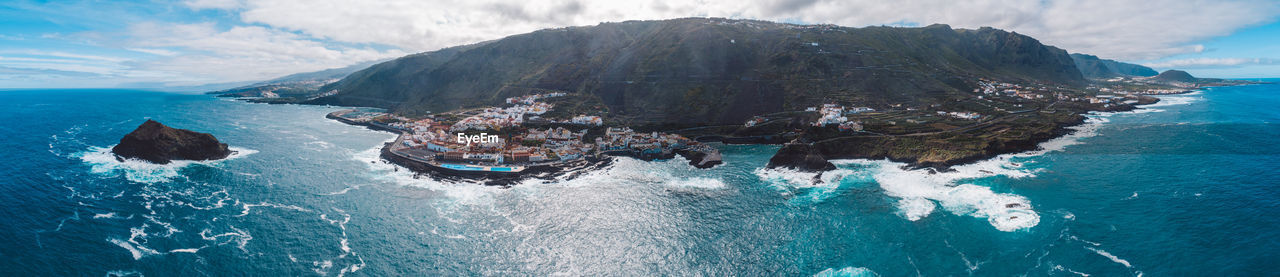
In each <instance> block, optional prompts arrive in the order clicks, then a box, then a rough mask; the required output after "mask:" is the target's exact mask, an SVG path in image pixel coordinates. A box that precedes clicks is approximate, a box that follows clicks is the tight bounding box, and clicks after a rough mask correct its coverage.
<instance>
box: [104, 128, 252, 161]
mask: <svg viewBox="0 0 1280 277" xmlns="http://www.w3.org/2000/svg"><path fill="white" fill-rule="evenodd" d="M111 152H112V153H115V154H116V155H117V156H119V157H122V158H136V159H143V160H147V161H150V162H153V163H158V164H167V163H169V162H170V161H172V160H217V159H222V158H226V157H227V156H229V155H231V150H228V149H227V144H226V143H220V142H218V139H216V138H214V137H213V135H210V134H208V133H200V132H194V131H191V130H184V129H174V128H170V127H169V126H164V124H160V122H156V121H155V120H150V119H148V120H147V122H143V123H142V125H141V126H138V129H135V130H133V132H132V133H129V134H128V135H125V136H124V138H121V139H120V144H117V145H116V146H115V147H112V148H111Z"/></svg>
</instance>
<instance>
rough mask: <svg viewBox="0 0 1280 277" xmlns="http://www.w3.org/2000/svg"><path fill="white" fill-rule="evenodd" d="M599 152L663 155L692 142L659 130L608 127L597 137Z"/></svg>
mask: <svg viewBox="0 0 1280 277" xmlns="http://www.w3.org/2000/svg"><path fill="white" fill-rule="evenodd" d="M595 143H596V145H598V146H599V150H600V152H613V153H618V152H624V153H625V154H635V155H641V156H643V155H665V154H670V153H671V151H672V150H675V149H679V148H683V147H685V146H688V145H691V144H694V143H693V141H692V140H689V139H688V138H685V137H684V136H680V135H676V134H667V133H659V132H649V133H637V132H635V131H634V130H631V128H626V127H623V128H612V127H611V128H608V129H606V130H605V132H604V136H603V137H597V138H596V140H595Z"/></svg>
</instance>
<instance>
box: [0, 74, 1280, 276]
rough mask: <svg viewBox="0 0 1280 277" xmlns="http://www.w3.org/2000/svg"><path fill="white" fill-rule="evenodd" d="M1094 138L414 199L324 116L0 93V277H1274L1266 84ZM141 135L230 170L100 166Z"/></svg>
mask: <svg viewBox="0 0 1280 277" xmlns="http://www.w3.org/2000/svg"><path fill="white" fill-rule="evenodd" d="M1161 98H1162V101H1161V102H1160V103H1158V104H1155V105H1150V106H1146V107H1144V109H1141V110H1137V111H1133V112H1124V113H1099V114H1091V115H1090V119H1089V121H1088V124H1085V125H1082V126H1078V127H1076V129H1077V130H1076V132H1075V133H1074V134H1072V135H1070V136H1067V137H1064V138H1060V139H1056V140H1054V141H1050V142H1047V143H1045V144H1043V146H1044V148H1045V150H1042V151H1034V152H1028V153H1020V154H1011V155H1004V156H1001V157H997V158H994V159H991V160H987V161H982V162H978V163H975V164H971V165H965V166H959V167H957V168H956V169H957V170H956V171H955V172H948V173H940V174H929V173H927V172H925V171H923V170H905V169H902V164H900V163H894V162H889V161H882V160H840V161H834V162H835V164H837V165H838V167H839V169H837V170H835V171H831V172H827V173H824V174H822V175H821V177H819V178H820V179H822V180H823V182H821V183H818V184H814V183H812V182H811V180H812V179H813V177H814V175H813V174H809V173H800V172H793V171H787V170H770V169H764V168H763V167H764V165H765V164H766V163H767V161H768V158H769V157H770V155H771V154H772V153H773V152H774V151H776V149H777V146H769V145H716V146H717V147H719V148H720V149H721V151H722V153H723V154H724V160H725V161H726V164H724V165H721V166H717V167H715V168H712V169H707V170H701V169H695V168H693V167H691V166H688V165H687V164H686V161H684V160H682V159H680V158H676V159H673V160H668V161H654V162H644V161H638V160H634V159H630V158H617V160H615V161H614V163H613V164H612V166H610V167H609V168H607V169H605V170H600V171H594V172H589V173H586V174H583V175H582V176H578V177H577V178H572V179H567V180H564V179H562V180H555V181H528V182H525V183H521V184H518V185H516V186H514V187H511V188H499V187H485V186H478V185H475V184H469V183H457V182H448V181H435V180H431V179H429V178H414V176H413V174H411V173H410V172H408V171H407V170H405V169H403V168H397V167H396V166H393V165H390V164H387V163H385V162H382V161H380V160H379V159H378V157H377V155H378V149H379V147H380V146H381V145H382V144H383V143H385V142H387V141H389V140H392V139H393V138H394V135H392V134H391V133H387V132H379V131H372V130H368V129H365V128H362V127H357V126H350V125H346V124H342V123H339V122H337V121H333V120H329V119H325V118H324V115H325V114H326V113H328V112H331V111H335V110H338V109H340V107H324V106H299V105H266V104H254V103H246V102H241V101H234V100H229V99H219V98H214V97H210V96H205V95H185V94H174V93H164V92H149V91H132V90H36V91H20V90H11V91H0V108H2V110H3V112H0V122H3V123H0V146H2V147H3V148H5V149H6V150H5V151H4V153H5V155H4V157H5V161H7V162H6V163H5V166H3V167H0V190H2V191H0V237H4V238H5V239H3V240H0V257H2V258H0V274H2V275H7V276H11V275H19V276H25V275H58V276H85V275H88V276H104V275H106V276H182V275H269V276H280V275H302V276H307V275H321V276H384V275H414V276H437V275H446V276H451V275H570V276H581V275H586V276H599V275H605V276H616V275H625V276H634V275H681V276H683V275H715V276H720V275H745V276H779V275H782V276H814V275H819V276H917V275H979V276H1008V275H1029V276H1046V275H1057V276H1072V275H1079V276H1091V275H1092V276H1182V275H1232V276H1265V275H1273V274H1275V272H1276V271H1277V269H1280V263H1277V262H1278V261H1280V259H1278V258H1276V256H1274V255H1273V254H1274V252H1275V251H1276V249H1280V239H1277V238H1280V219H1278V218H1277V217H1276V215H1280V175H1277V173H1278V172H1280V170H1277V169H1278V168H1280V128H1278V126H1277V125H1276V124H1277V122H1280V109H1277V107H1280V85H1251V86H1239V87H1219V88H1209V89H1205V90H1203V91H1200V92H1196V93H1191V94H1185V95H1174V96H1161ZM146 119H155V120H158V121H160V122H162V123H164V124H167V125H170V126H173V127H177V128H186V129H192V130H196V131H201V132H209V133H212V134H214V135H215V136H217V137H218V138H219V139H220V140H221V141H223V142H225V143H228V144H230V145H231V147H232V148H233V149H234V150H237V154H235V155H233V156H232V157H231V158H230V159H226V160H221V161H212V162H178V163H173V164H169V165H151V164H146V163H141V162H135V161H127V162H119V161H116V160H115V159H114V158H113V157H112V156H111V154H110V150H109V149H110V147H111V146H113V145H114V144H116V143H117V142H118V141H119V139H120V137H122V136H124V135H125V134H126V133H128V132H130V131H132V130H133V128H134V127H136V126H137V125H139V124H141V123H142V122H143V121H145V120H146Z"/></svg>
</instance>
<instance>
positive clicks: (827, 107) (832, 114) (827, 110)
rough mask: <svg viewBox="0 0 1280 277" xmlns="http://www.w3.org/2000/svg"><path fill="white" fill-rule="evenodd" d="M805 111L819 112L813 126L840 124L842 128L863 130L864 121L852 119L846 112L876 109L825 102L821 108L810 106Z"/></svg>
mask: <svg viewBox="0 0 1280 277" xmlns="http://www.w3.org/2000/svg"><path fill="white" fill-rule="evenodd" d="M805 111H810V112H818V115H819V116H818V120H817V121H814V122H813V126H819V127H821V126H830V125H839V127H840V130H844V131H861V130H862V123H861V122H857V121H850V120H849V117H846V116H845V114H856V113H864V112H872V111H875V109H872V108H869V107H853V108H845V107H844V106H841V105H837V104H823V105H822V107H821V108H819V107H809V108H808V109H805Z"/></svg>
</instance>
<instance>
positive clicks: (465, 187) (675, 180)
mask: <svg viewBox="0 0 1280 277" xmlns="http://www.w3.org/2000/svg"><path fill="white" fill-rule="evenodd" d="M392 140H393V139H392ZM392 140H388V141H392ZM381 149H382V145H381V144H379V145H378V146H375V147H373V148H370V149H367V150H364V151H360V152H356V153H353V155H352V159H354V160H356V161H360V162H362V163H364V164H365V165H367V166H368V167H369V169H370V172H371V173H372V174H371V175H372V178H373V179H374V180H379V181H385V182H389V183H393V184H396V185H400V186H410V187H418V188H424V189H428V190H431V191H436V192H440V193H442V194H443V195H444V196H445V197H447V198H449V199H451V200H453V203H455V204H463V205H489V204H492V203H493V200H494V196H495V195H498V194H503V193H536V191H537V190H538V189H539V188H542V187H548V186H555V187H569V188H572V187H583V186H597V185H603V184H637V185H639V184H652V185H661V186H667V187H675V188H682V189H692V190H716V189H723V188H725V187H726V186H727V185H726V184H725V182H724V181H723V180H720V179H717V178H711V177H702V176H697V175H699V174H697V173H701V172H700V171H696V170H697V169H693V167H691V166H689V165H688V164H687V163H688V160H685V159H683V158H680V157H676V158H673V159H670V160H666V161H641V160H637V159H632V158H614V160H613V161H612V164H611V165H610V166H608V167H607V168H604V169H586V170H587V171H586V172H581V174H578V175H576V176H561V177H558V178H555V179H553V180H545V179H537V178H528V179H524V180H521V181H519V182H518V183H516V184H514V185H513V186H512V189H505V188H502V187H498V186H486V185H480V184H476V183H473V182H466V181H452V180H439V179H433V178H428V177H423V178H416V177H415V173H414V172H413V171H412V170H409V169H408V168H404V167H400V166H397V165H395V164H391V163H388V162H386V161H384V160H382V158H381V157H380V154H381ZM673 172H674V173H673ZM684 173H689V174H684ZM568 175H573V174H568Z"/></svg>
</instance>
